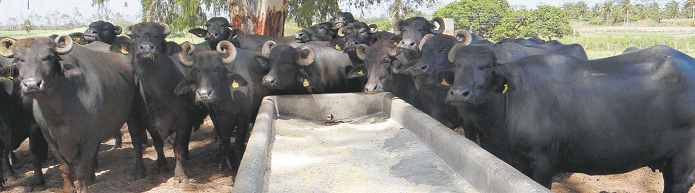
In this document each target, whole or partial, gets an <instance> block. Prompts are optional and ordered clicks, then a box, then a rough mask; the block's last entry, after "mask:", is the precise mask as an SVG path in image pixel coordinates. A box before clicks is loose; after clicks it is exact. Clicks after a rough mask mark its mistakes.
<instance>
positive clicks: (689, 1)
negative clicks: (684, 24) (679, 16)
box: [683, 0, 695, 18]
mask: <svg viewBox="0 0 695 193" xmlns="http://www.w3.org/2000/svg"><path fill="white" fill-rule="evenodd" d="M686 8H688V9H690V12H691V13H692V17H691V18H695V0H686V1H685V3H684V4H683V9H684V10H685V9H686Z"/></svg>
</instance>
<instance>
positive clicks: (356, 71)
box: [347, 64, 367, 79]
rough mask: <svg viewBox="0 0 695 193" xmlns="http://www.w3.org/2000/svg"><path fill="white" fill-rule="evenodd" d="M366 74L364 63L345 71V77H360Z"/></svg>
mask: <svg viewBox="0 0 695 193" xmlns="http://www.w3.org/2000/svg"><path fill="white" fill-rule="evenodd" d="M366 76H367V67H366V66H365V65H364V64H362V65H358V66H355V67H354V68H352V69H350V71H348V73H347V79H353V78H360V77H366Z"/></svg>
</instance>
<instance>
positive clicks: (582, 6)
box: [576, 1, 589, 21]
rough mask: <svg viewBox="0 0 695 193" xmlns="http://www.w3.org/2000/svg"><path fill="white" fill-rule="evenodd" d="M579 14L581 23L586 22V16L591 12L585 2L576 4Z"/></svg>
mask: <svg viewBox="0 0 695 193" xmlns="http://www.w3.org/2000/svg"><path fill="white" fill-rule="evenodd" d="M576 6H577V7H576V8H577V12H578V13H579V21H583V20H584V14H586V11H588V10H589V6H588V5H587V4H586V2H584V1H579V2H577V4H576Z"/></svg>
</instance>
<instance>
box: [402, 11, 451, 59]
mask: <svg viewBox="0 0 695 193" xmlns="http://www.w3.org/2000/svg"><path fill="white" fill-rule="evenodd" d="M435 24H436V25H435ZM443 31H444V20H443V19H442V18H439V17H435V18H433V19H432V21H427V19H425V18H422V17H411V18H408V19H405V20H402V19H401V20H398V21H397V22H396V23H395V24H394V25H393V33H394V34H396V35H398V36H400V37H401V41H400V42H399V43H398V49H399V53H403V54H405V56H407V58H408V59H409V60H412V59H417V58H420V50H419V49H418V48H419V43H420V40H422V37H425V35H427V34H441V33H442V32H443Z"/></svg>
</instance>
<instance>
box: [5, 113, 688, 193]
mask: <svg viewBox="0 0 695 193" xmlns="http://www.w3.org/2000/svg"><path fill="white" fill-rule="evenodd" d="M122 132H123V148H121V149H112V147H113V145H114V140H109V141H107V142H106V143H104V144H102V145H101V150H100V153H99V158H98V159H99V169H98V170H97V171H98V172H97V180H96V183H95V184H94V185H92V186H89V190H90V191H92V192H231V191H232V187H233V186H234V181H233V175H232V174H231V172H230V171H229V170H225V171H221V170H220V168H219V167H218V165H219V164H218V163H219V159H220V158H219V156H218V154H217V152H218V148H217V145H216V144H215V143H214V141H213V140H212V139H211V138H210V136H211V133H212V122H210V120H209V119H207V120H206V122H205V125H204V126H203V127H201V129H200V130H199V131H197V132H194V133H193V135H192V137H191V143H190V156H191V159H190V160H188V161H186V162H184V163H185V165H186V174H187V175H188V177H189V178H190V179H189V182H188V183H186V184H174V183H170V182H169V179H171V178H172V177H173V176H174V173H173V170H174V164H175V160H174V155H173V154H174V153H173V150H172V149H171V144H169V143H165V147H164V149H165V155H166V156H167V161H168V162H169V170H170V171H169V172H168V173H164V174H158V173H157V172H156V163H155V160H156V152H155V151H154V148H153V147H152V146H150V147H148V148H147V149H146V151H145V152H144V161H145V167H147V172H146V174H147V177H145V178H143V179H139V180H135V181H132V180H130V179H131V178H130V176H131V173H132V171H133V165H134V163H135V160H134V158H133V157H134V154H135V152H134V151H133V147H132V144H131V141H130V135H129V134H128V132H127V129H125V128H123V129H122ZM149 144H152V140H151V139H150V141H149ZM28 146H29V143H28V141H25V142H24V144H22V146H21V147H20V148H19V149H18V150H16V151H15V153H16V155H17V158H18V163H17V164H16V165H15V172H16V173H17V175H16V177H17V179H16V180H14V181H9V182H7V183H6V188H7V190H6V191H7V192H12V193H14V192H25V190H24V187H23V186H21V184H23V183H25V182H26V181H28V180H29V178H30V177H31V175H32V173H33V172H32V171H31V160H30V159H29V150H28ZM43 171H44V173H45V175H46V182H47V185H46V190H45V191H42V192H59V191H60V190H61V188H62V182H63V179H62V177H61V175H60V171H59V170H58V163H57V162H56V161H55V160H53V156H52V155H49V159H48V160H47V161H46V162H45V163H44V168H43ZM662 189H663V180H662V178H661V173H659V172H652V171H651V170H650V169H648V168H641V169H639V170H635V171H633V172H629V173H625V174H619V175H604V176H589V175H585V174H573V175H571V176H570V177H569V178H567V179H564V180H560V181H557V182H554V183H553V188H552V191H553V192H558V193H576V192H587V193H589V192H591V193H597V192H602V191H606V192H609V193H613V192H616V193H626V192H630V193H638V192H661V191H662ZM690 193H695V188H692V189H690Z"/></svg>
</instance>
